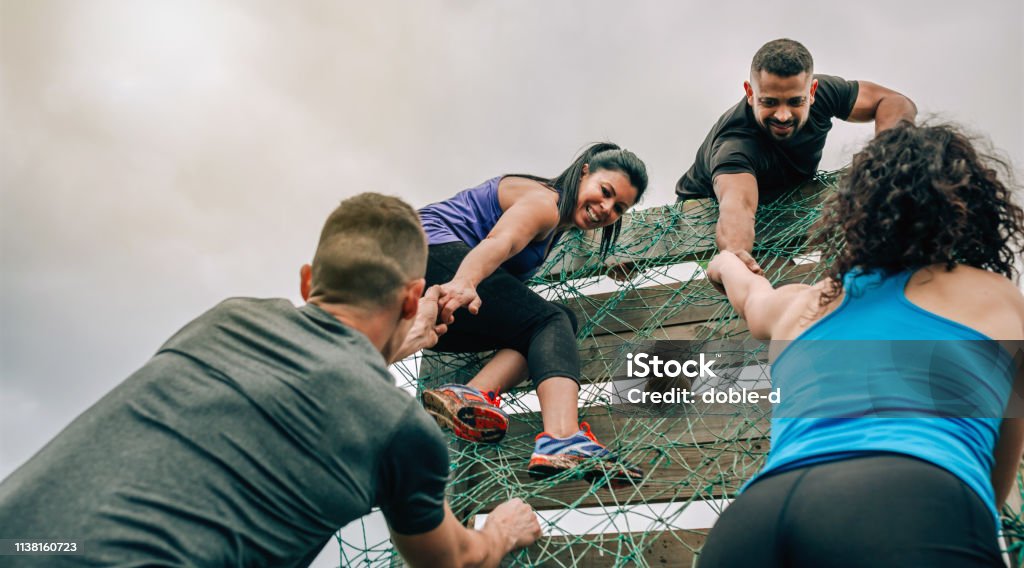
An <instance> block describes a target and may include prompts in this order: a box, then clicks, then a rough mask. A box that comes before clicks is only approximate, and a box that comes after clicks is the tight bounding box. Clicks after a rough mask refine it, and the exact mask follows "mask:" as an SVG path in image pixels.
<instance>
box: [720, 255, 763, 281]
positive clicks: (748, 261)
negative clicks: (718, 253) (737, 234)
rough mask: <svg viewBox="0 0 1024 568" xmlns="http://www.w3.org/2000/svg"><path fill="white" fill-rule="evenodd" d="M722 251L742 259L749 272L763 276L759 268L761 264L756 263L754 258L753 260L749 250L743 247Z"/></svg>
mask: <svg viewBox="0 0 1024 568" xmlns="http://www.w3.org/2000/svg"><path fill="white" fill-rule="evenodd" d="M722 252H731V253H732V254H734V255H736V258H738V259H740V261H742V262H743V264H745V265H746V266H747V268H748V269H750V271H751V272H753V273H754V274H757V275H758V276H764V270H762V269H761V265H760V264H758V263H757V261H756V260H754V257H753V256H752V255H751V254H750V253H749V252H747V251H745V250H743V249H739V250H729V251H722Z"/></svg>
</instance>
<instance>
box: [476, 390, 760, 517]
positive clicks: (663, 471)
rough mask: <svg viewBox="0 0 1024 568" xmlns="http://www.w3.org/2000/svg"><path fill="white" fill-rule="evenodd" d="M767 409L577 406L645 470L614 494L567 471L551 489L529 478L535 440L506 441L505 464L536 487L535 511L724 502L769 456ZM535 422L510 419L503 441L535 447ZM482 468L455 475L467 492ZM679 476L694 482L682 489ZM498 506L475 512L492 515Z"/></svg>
mask: <svg viewBox="0 0 1024 568" xmlns="http://www.w3.org/2000/svg"><path fill="white" fill-rule="evenodd" d="M756 392H757V393H758V394H759V395H765V394H767V391H763V390H762V391H756ZM770 411H771V405H770V404H769V403H768V402H767V400H762V401H760V402H759V403H757V404H704V403H701V402H695V403H694V404H672V405H664V406H663V407H661V408H657V407H652V406H649V407H640V406H638V405H612V406H602V407H594V408H586V409H581V416H580V419H581V420H584V421H586V422H587V423H589V424H590V427H591V429H592V430H593V432H594V434H595V435H596V436H597V438H598V440H600V441H601V442H602V443H604V444H606V445H608V447H609V448H611V449H613V450H614V449H616V446H617V444H616V440H619V439H628V440H629V448H630V451H629V452H628V453H624V454H622V457H623V458H624V459H626V460H628V461H630V462H632V463H635V464H637V465H639V466H641V467H642V468H643V469H644V471H645V472H646V478H645V479H644V482H643V483H641V484H639V485H637V486H629V487H625V488H618V489H611V488H609V486H608V484H607V483H606V482H604V480H602V481H599V482H597V483H595V484H591V483H589V482H587V481H584V480H582V479H577V478H574V477H572V476H571V475H564V474H563V475H564V478H562V481H561V482H560V483H557V484H555V485H554V486H552V487H548V485H549V484H550V483H549V480H545V481H543V482H536V481H533V480H532V479H530V477H529V475H528V474H527V471H526V465H527V463H528V462H529V458H530V452H531V451H532V449H533V444H532V443H520V444H503V449H502V452H503V454H504V455H503V459H502V461H503V462H504V463H510V464H513V467H512V469H511V471H512V475H514V476H515V478H516V481H515V485H516V486H521V487H523V488H524V489H525V490H526V491H527V492H529V491H530V490H531V488H536V492H535V493H532V494H529V495H528V499H527V500H528V502H529V503H530V504H531V505H533V506H534V508H536V509H563V508H565V506H566V503H572V504H573V506H574V507H588V506H616V507H617V506H624V505H635V504H640V503H669V502H676V503H679V502H685V501H689V500H692V499H710V498H721V497H726V496H731V495H732V494H734V493H735V492H736V490H737V489H739V487H740V486H741V485H742V484H743V482H744V481H745V480H746V479H747V478H749V477H750V476H751V475H752V474H753V473H754V472H756V471H757V469H758V468H759V467H760V464H761V460H762V459H763V457H764V456H765V455H766V454H767V452H768V433H769V419H770V416H769V414H770ZM538 425H539V417H538V416H537V415H536V414H533V413H530V414H519V415H514V416H513V420H512V423H511V425H510V427H509V433H508V438H509V439H513V440H515V439H518V440H529V441H530V442H532V439H533V435H534V434H536V432H537V431H538ZM487 468H488V466H487V465H483V464H481V463H480V462H479V461H477V462H474V463H473V464H472V465H470V466H469V468H468V471H463V472H460V473H457V475H456V477H457V478H464V479H467V480H470V481H469V482H468V484H467V489H471V488H472V487H473V486H474V485H475V484H476V483H487V482H489V481H490V480H489V477H488V476H489V472H488V470H487ZM577 473H579V472H577ZM555 479H558V478H555ZM684 479H685V480H691V481H689V482H687V483H683V484H680V480H684ZM497 497H498V496H496V499H497ZM498 502H499V501H495V502H493V503H488V504H486V505H485V506H484V507H483V509H482V510H478V511H475V512H477V513H479V512H485V511H489V510H490V509H491V508H493V507H494V506H496V505H497V504H498Z"/></svg>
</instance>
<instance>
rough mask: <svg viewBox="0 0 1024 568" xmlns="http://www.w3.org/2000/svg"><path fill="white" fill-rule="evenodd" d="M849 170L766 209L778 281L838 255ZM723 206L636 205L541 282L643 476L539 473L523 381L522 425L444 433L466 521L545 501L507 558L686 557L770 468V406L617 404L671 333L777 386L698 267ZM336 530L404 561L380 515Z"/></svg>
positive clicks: (590, 411) (634, 560) (384, 557)
mask: <svg viewBox="0 0 1024 568" xmlns="http://www.w3.org/2000/svg"><path fill="white" fill-rule="evenodd" d="M838 174H839V172H823V173H820V174H818V176H816V178H815V179H814V180H813V181H812V182H810V183H808V184H806V185H805V186H803V187H801V188H799V189H798V190H796V191H794V192H792V193H791V194H790V196H788V197H786V198H784V199H781V200H779V201H776V202H774V203H771V204H766V205H762V206H761V207H760V208H759V210H758V220H757V235H758V242H757V244H756V245H755V250H754V255H755V257H757V258H758V260H759V262H761V264H762V266H763V267H765V268H766V274H767V275H768V276H769V279H770V280H772V281H773V283H776V284H779V283H790V282H814V281H816V280H818V279H820V277H821V275H822V271H823V270H824V268H825V267H826V266H828V263H829V261H830V259H827V258H825V259H822V258H817V255H815V254H814V252H813V251H810V250H808V249H807V246H806V243H807V241H808V238H809V237H810V236H811V231H812V230H813V225H814V222H815V220H816V219H817V217H818V214H819V212H820V207H821V202H822V199H823V197H824V196H825V195H826V194H827V193H828V192H830V191H832V190H834V189H835V187H836V181H837V177H838ZM717 216H718V211H717V204H716V203H715V202H713V201H711V200H700V201H689V202H686V203H683V204H676V205H672V206H664V207H654V208H650V209H646V210H641V211H636V212H634V213H633V214H632V215H630V219H629V220H628V225H627V226H626V228H624V230H623V232H622V234H621V237H620V239H619V241H618V243H617V244H616V245H615V247H613V250H612V251H611V254H610V255H609V256H608V257H607V258H604V259H602V258H601V257H600V255H599V254H598V252H597V243H596V241H595V240H594V239H593V237H592V236H588V235H585V234H584V233H580V232H576V233H573V234H570V235H566V236H564V237H563V238H562V240H561V242H560V243H559V245H558V246H557V247H556V248H555V250H553V251H552V253H551V255H550V256H549V260H548V262H547V263H546V264H545V265H544V267H542V269H541V270H540V271H539V272H538V273H537V274H536V275H535V276H534V278H533V279H532V281H531V282H530V284H531V286H532V287H533V288H534V290H536V291H537V292H538V293H540V294H541V295H543V296H544V297H546V298H548V299H551V300H555V301H559V302H562V303H564V304H566V305H568V306H570V307H571V308H572V309H573V310H574V311H575V312H576V313H577V315H578V316H579V317H578V319H579V331H578V342H579V347H580V353H581V360H582V364H583V383H584V384H583V387H582V389H581V392H580V403H581V408H580V417H581V420H585V421H588V422H590V423H591V424H592V426H593V429H594V432H595V434H597V436H598V437H599V439H600V440H601V441H602V442H603V443H605V444H607V445H608V446H609V448H610V449H612V450H614V451H615V452H616V453H618V454H619V455H620V456H621V457H622V458H624V459H626V460H628V461H630V462H632V463H634V464H637V465H639V466H641V467H642V468H643V469H644V470H645V472H646V479H645V480H644V482H643V483H642V484H629V485H626V486H624V487H623V486H614V487H613V483H612V481H613V480H611V479H609V478H608V477H599V478H598V479H597V480H596V481H593V482H589V481H584V480H581V479H580V477H581V472H575V471H574V472H566V473H563V474H560V475H558V476H556V477H552V478H549V479H545V480H542V481H535V480H532V479H530V478H529V476H528V475H527V474H526V465H527V461H528V458H529V456H530V453H531V452H532V450H533V443H534V436H535V435H536V434H537V433H538V432H540V431H541V430H542V429H543V428H542V425H541V421H540V415H539V413H538V412H537V410H538V405H537V403H536V398H535V395H533V394H532V392H531V391H532V389H531V388H529V385H528V384H524V385H522V388H520V389H517V390H516V391H514V392H509V393H503V408H504V409H505V410H507V411H508V412H509V413H510V414H511V416H512V422H511V425H510V429H509V434H508V436H507V437H506V438H505V439H504V440H503V441H502V442H501V443H500V444H496V445H484V444H469V443H465V442H462V441H461V440H459V439H457V438H455V437H454V436H449V442H450V444H449V445H450V456H451V477H450V484H449V502H450V503H451V506H452V509H453V511H455V513H456V515H457V516H458V517H459V518H460V519H464V520H466V522H472V521H473V518H474V517H475V516H476V515H480V514H486V512H487V511H489V510H490V509H491V508H493V507H494V506H496V505H497V504H499V503H501V502H502V501H504V500H506V499H508V498H511V497H520V498H522V499H525V500H527V501H529V502H530V503H531V504H532V505H533V506H534V507H535V508H536V509H538V510H539V511H540V513H541V518H542V526H543V528H544V534H545V535H546V536H545V538H544V539H541V541H540V542H539V543H538V544H536V545H534V546H532V547H530V548H528V549H525V550H522V551H519V552H516V553H514V554H512V555H510V556H509V557H508V558H507V559H506V560H505V563H504V565H508V566H538V565H544V566H649V565H656V566H690V565H691V564H692V563H693V562H694V561H695V559H696V553H697V552H698V551H699V549H700V546H701V545H702V543H703V540H704V535H705V534H706V527H708V526H710V525H711V523H712V522H713V515H711V516H710V517H707V518H704V519H702V518H700V516H699V514H698V515H696V516H695V515H694V509H699V508H700V507H703V508H704V509H705V510H706V511H707V512H708V514H710V513H713V512H719V511H720V510H721V508H722V506H723V504H724V502H723V501H722V500H724V499H730V498H732V497H734V496H735V494H736V492H737V490H738V489H739V487H740V486H741V485H742V484H743V482H744V481H745V480H747V479H749V478H750V477H751V476H753V475H754V474H755V473H756V472H757V471H758V470H759V469H760V468H761V466H762V464H763V460H764V457H765V456H766V454H767V451H768V435H769V432H768V418H769V416H768V414H769V406H768V405H767V404H765V403H762V404H748V403H739V404H729V403H721V404H702V403H695V404H692V405H686V406H685V407H682V410H680V407H678V406H677V407H675V411H674V412H666V411H665V408H664V407H659V406H656V405H648V406H643V405H635V404H634V405H628V406H627V405H623V404H619V403H620V402H622V401H621V400H620V399H618V398H616V397H617V394H618V393H619V392H621V390H620V389H618V388H617V387H615V386H614V385H616V384H618V383H616V382H610V381H611V380H613V379H621V378H622V376H623V372H622V368H623V365H624V361H625V354H626V353H630V352H633V351H634V350H637V349H639V348H643V347H648V346H651V345H652V344H654V342H658V341H666V340H674V341H690V342H693V344H695V345H700V346H703V347H701V349H702V350H707V349H714V350H715V352H716V353H717V354H718V356H720V357H722V358H725V359H727V360H730V361H732V363H731V365H732V367H733V368H735V369H737V372H736V373H734V374H732V375H729V376H728V377H725V379H724V380H725V381H727V382H728V383H729V385H730V386H734V387H747V388H751V389H753V388H765V387H766V386H767V385H768V379H767V373H766V372H765V370H764V365H763V362H764V360H765V346H764V345H763V344H762V343H760V342H757V341H754V340H752V339H751V338H750V337H749V334H748V333H747V331H746V328H745V327H744V324H743V322H742V320H740V319H739V318H738V317H737V316H736V314H735V312H734V311H733V310H732V309H731V307H730V306H729V305H728V303H727V302H726V301H725V299H724V297H723V296H722V295H721V294H719V293H718V292H716V291H715V290H714V289H713V288H712V287H711V286H710V285H709V284H708V282H707V281H706V279H705V278H704V276H703V271H702V267H703V266H706V263H707V261H708V260H710V258H711V257H712V256H713V255H714V254H715V235H714V226H715V222H716V220H717ZM622 264H628V265H629V267H630V268H631V270H630V273H631V274H632V275H633V277H632V278H631V280H629V281H627V282H615V281H613V280H611V279H609V278H607V277H605V276H604V274H605V273H606V272H607V269H608V267H609V266H612V265H622ZM712 342H713V347H707V345H710V344H711V343H712ZM491 355H492V354H491V353H480V354H466V355H451V354H435V353H425V354H424V355H423V356H422V358H421V359H420V360H419V365H418V370H416V369H415V368H413V367H412V366H399V367H396V368H397V369H398V371H399V374H400V375H401V377H400V379H399V384H400V386H401V385H402V384H403V383H404V386H405V387H406V388H407V389H409V390H410V391H413V390H415V391H416V392H420V391H422V389H424V388H430V387H433V386H437V385H440V384H444V383H450V382H459V383H465V382H467V381H468V380H469V379H470V378H472V376H473V375H474V374H475V373H476V372H477V371H478V370H479V369H480V368H481V366H482V365H483V364H484V363H485V362H486V361H487V359H488V358H489V357H490V356H491ZM619 382H621V381H619ZM610 385H611V386H610ZM642 386H643V388H644V389H645V390H647V391H662V392H665V391H668V390H669V389H671V388H673V387H684V388H691V387H692V389H694V390H699V389H700V386H701V385H699V384H693V385H691V384H690V383H689V382H688V381H681V380H663V381H661V382H660V383H659V382H648V383H645V384H644V385H642ZM705 386H706V385H705ZM719 386H720V385H719ZM411 451H414V450H411ZM690 505H694V506H693V507H690ZM698 513H699V511H698ZM1004 532H1005V533H1006V534H1007V535H1008V536H1010V537H1020V536H1022V534H1024V521H1022V519H1021V516H1020V511H1019V510H1018V511H1010V510H1009V509H1006V510H1005V511H1004ZM338 540H339V544H340V546H341V559H342V563H343V565H346V566H399V565H402V561H401V558H400V557H399V556H398V554H397V553H396V552H395V551H394V549H393V548H392V546H391V544H390V542H389V540H388V539H387V533H386V531H385V527H384V524H383V523H382V522H381V521H379V519H378V520H377V521H376V522H374V521H373V520H368V519H364V520H361V521H358V522H356V523H353V524H352V525H350V526H349V527H346V528H345V529H344V530H343V531H342V532H341V533H339V537H338ZM1009 549H1010V550H1009V551H1010V553H1011V555H1014V556H1020V557H1024V550H1022V548H1021V545H1020V544H1019V542H1014V540H1013V539H1011V544H1010V546H1009Z"/></svg>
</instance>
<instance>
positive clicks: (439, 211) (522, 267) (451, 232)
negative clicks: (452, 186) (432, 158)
mask: <svg viewBox="0 0 1024 568" xmlns="http://www.w3.org/2000/svg"><path fill="white" fill-rule="evenodd" d="M500 181H501V177H496V178H492V179H489V180H487V181H485V182H484V183H482V184H480V185H478V186H476V187H474V188H470V189H466V190H463V191H460V192H459V193H457V194H455V196H454V197H452V198H451V199H447V200H445V201H441V202H440V203H433V204H430V205H427V206H426V207H424V208H422V209H420V210H419V215H420V222H421V223H422V224H423V230H424V231H426V233H427V243H428V244H431V245H441V244H445V243H454V242H459V241H461V242H463V243H466V244H467V245H469V246H470V248H472V247H475V246H476V245H478V244H480V241H482V240H484V239H485V238H486V237H487V235H488V233H490V232H491V229H493V228H494V225H495V224H497V223H498V218H499V217H501V214H502V213H504V211H502V210H501V203H500V202H499V201H498V183H499V182H500ZM560 236H561V233H556V234H555V235H554V237H552V238H550V239H545V240H543V241H540V242H533V243H530V244H529V245H527V246H526V248H524V249H523V250H521V251H519V253H518V254H516V255H515V256H513V257H512V258H510V259H508V260H506V261H505V262H504V263H503V264H502V265H501V267H502V268H504V269H505V270H508V271H509V272H510V273H512V275H513V276H515V277H516V278H519V279H520V280H523V281H525V280H529V279H530V277H531V276H533V274H534V273H535V272H537V269H538V268H540V265H542V264H544V260H545V259H546V258H547V253H548V251H549V250H550V249H551V248H554V246H555V243H557V242H558V238H559V237H560Z"/></svg>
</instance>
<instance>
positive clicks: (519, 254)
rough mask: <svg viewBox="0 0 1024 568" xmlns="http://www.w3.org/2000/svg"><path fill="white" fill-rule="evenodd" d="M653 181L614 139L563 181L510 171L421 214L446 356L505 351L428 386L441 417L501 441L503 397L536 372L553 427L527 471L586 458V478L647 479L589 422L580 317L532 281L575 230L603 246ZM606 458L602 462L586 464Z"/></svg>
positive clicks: (477, 436) (481, 438) (589, 152)
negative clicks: (470, 371)
mask: <svg viewBox="0 0 1024 568" xmlns="http://www.w3.org/2000/svg"><path fill="white" fill-rule="evenodd" d="M646 188H647V170H646V167H645V166H644V163H643V162H642V161H641V160H640V159H639V158H637V157H636V155H635V154H633V153H632V152H629V151H628V150H624V149H622V148H620V147H619V146H617V145H615V144H610V143H600V144H594V145H592V146H590V147H589V148H587V149H586V150H585V151H584V152H583V153H582V154H581V155H580V156H578V157H577V158H576V159H575V160H574V161H573V163H572V164H571V165H569V167H568V168H566V169H565V171H563V172H562V173H561V174H560V175H559V176H557V177H555V178H551V179H549V178H542V177H537V176H532V175H506V176H503V177H500V178H494V179H492V180H489V181H487V182H485V183H484V184H482V185H480V186H478V187H476V188H473V189H469V190H466V191H463V192H461V193H459V194H458V195H456V196H455V197H453V198H451V199H449V200H447V201H444V202H442V203H437V204H433V205H430V206H428V207H425V208H423V209H422V210H420V218H421V220H422V221H423V225H424V228H425V229H426V231H427V235H428V239H429V245H430V246H429V251H430V252H429V257H428V261H427V276H426V278H427V285H428V286H429V285H435V284H437V285H440V288H441V298H440V301H439V308H440V309H439V312H440V319H441V321H442V322H444V323H447V324H448V332H447V333H445V334H444V335H443V336H442V337H441V338H440V340H439V342H438V343H437V345H436V346H435V347H434V348H433V349H434V350H435V351H440V352H452V353H460V352H478V351H488V350H497V353H496V355H495V356H494V358H493V359H491V361H490V362H488V363H487V364H486V365H485V366H484V368H483V369H482V370H481V371H480V373H478V374H477V375H476V376H475V377H474V378H473V379H472V380H470V381H469V383H468V384H467V385H458V384H449V385H443V386H441V387H438V388H436V389H430V390H427V391H425V392H424V393H423V404H424V406H425V407H426V409H427V411H428V412H429V413H430V414H432V415H433V416H434V418H435V419H436V420H437V422H438V424H440V425H441V426H442V427H444V428H447V429H450V430H451V431H452V432H454V433H455V435H457V436H459V437H460V438H463V439H465V440H469V441H473V442H492V443H493V442H498V441H500V440H501V439H502V438H503V437H504V435H505V431H506V429H507V428H508V416H507V415H506V414H505V413H504V412H503V411H502V410H501V409H500V408H499V407H498V405H499V403H500V401H499V400H498V397H497V393H499V392H502V391H506V390H508V389H511V388H513V387H514V386H515V385H517V384H519V383H520V382H522V381H523V380H524V379H526V378H527V377H528V378H529V379H530V380H531V381H532V382H533V384H534V386H535V388H536V391H537V395H538V398H539V399H540V405H541V415H542V419H543V422H544V432H542V433H541V434H540V435H538V436H537V440H536V446H535V449H534V453H533V455H532V456H531V458H530V463H529V466H528V470H529V472H530V475H531V476H533V477H535V478H544V477H548V476H551V475H554V474H557V473H559V472H561V471H564V470H567V469H571V468H574V467H576V466H578V465H579V464H581V463H583V462H586V463H587V464H589V465H592V466H594V467H593V468H588V469H589V471H587V472H585V474H587V475H590V476H594V477H597V476H602V477H603V476H604V475H605V474H606V473H608V474H609V475H611V476H612V478H613V479H615V480H620V479H621V478H625V479H630V480H637V479H640V478H642V475H643V474H642V472H641V471H640V470H639V469H637V468H635V467H633V466H631V465H629V464H626V463H624V462H620V461H619V460H618V459H617V457H616V456H615V455H614V454H613V453H612V452H609V451H608V450H607V449H605V447H604V446H602V445H601V444H599V443H598V442H597V440H596V439H595V438H594V436H593V434H591V432H590V428H589V426H587V424H586V423H583V424H580V423H579V416H578V414H577V399H578V395H579V380H580V361H579V353H578V351H577V345H576V333H575V331H576V320H575V317H574V315H573V313H572V312H571V311H570V310H569V309H568V308H566V307H565V306H562V305H560V304H556V303H553V302H549V301H547V300H545V299H543V298H541V297H540V295H538V294H537V293H536V292H534V291H533V290H531V289H530V288H528V287H527V286H526V284H525V283H524V281H525V280H527V279H528V278H529V275H531V274H532V273H533V272H534V271H535V270H536V269H537V267H539V266H540V265H541V264H542V263H543V262H544V259H545V257H546V256H547V253H548V251H549V250H550V248H551V246H552V245H553V243H554V242H555V241H556V240H557V239H558V237H559V235H560V234H561V233H562V232H563V231H566V230H569V229H573V228H575V229H582V230H587V231H589V230H597V229H601V230H602V231H603V235H602V239H601V253H602V255H603V254H604V253H606V252H607V250H608V247H609V246H611V244H612V243H613V242H614V241H615V240H616V238H617V237H618V232H619V229H620V227H621V223H622V215H623V214H624V213H625V212H626V210H628V209H629V208H630V207H632V206H633V205H634V204H635V203H636V202H637V201H638V200H639V199H640V197H641V196H642V195H643V193H644V190H645V189H646ZM594 456H597V457H599V458H602V459H598V460H588V458H590V457H594Z"/></svg>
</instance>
